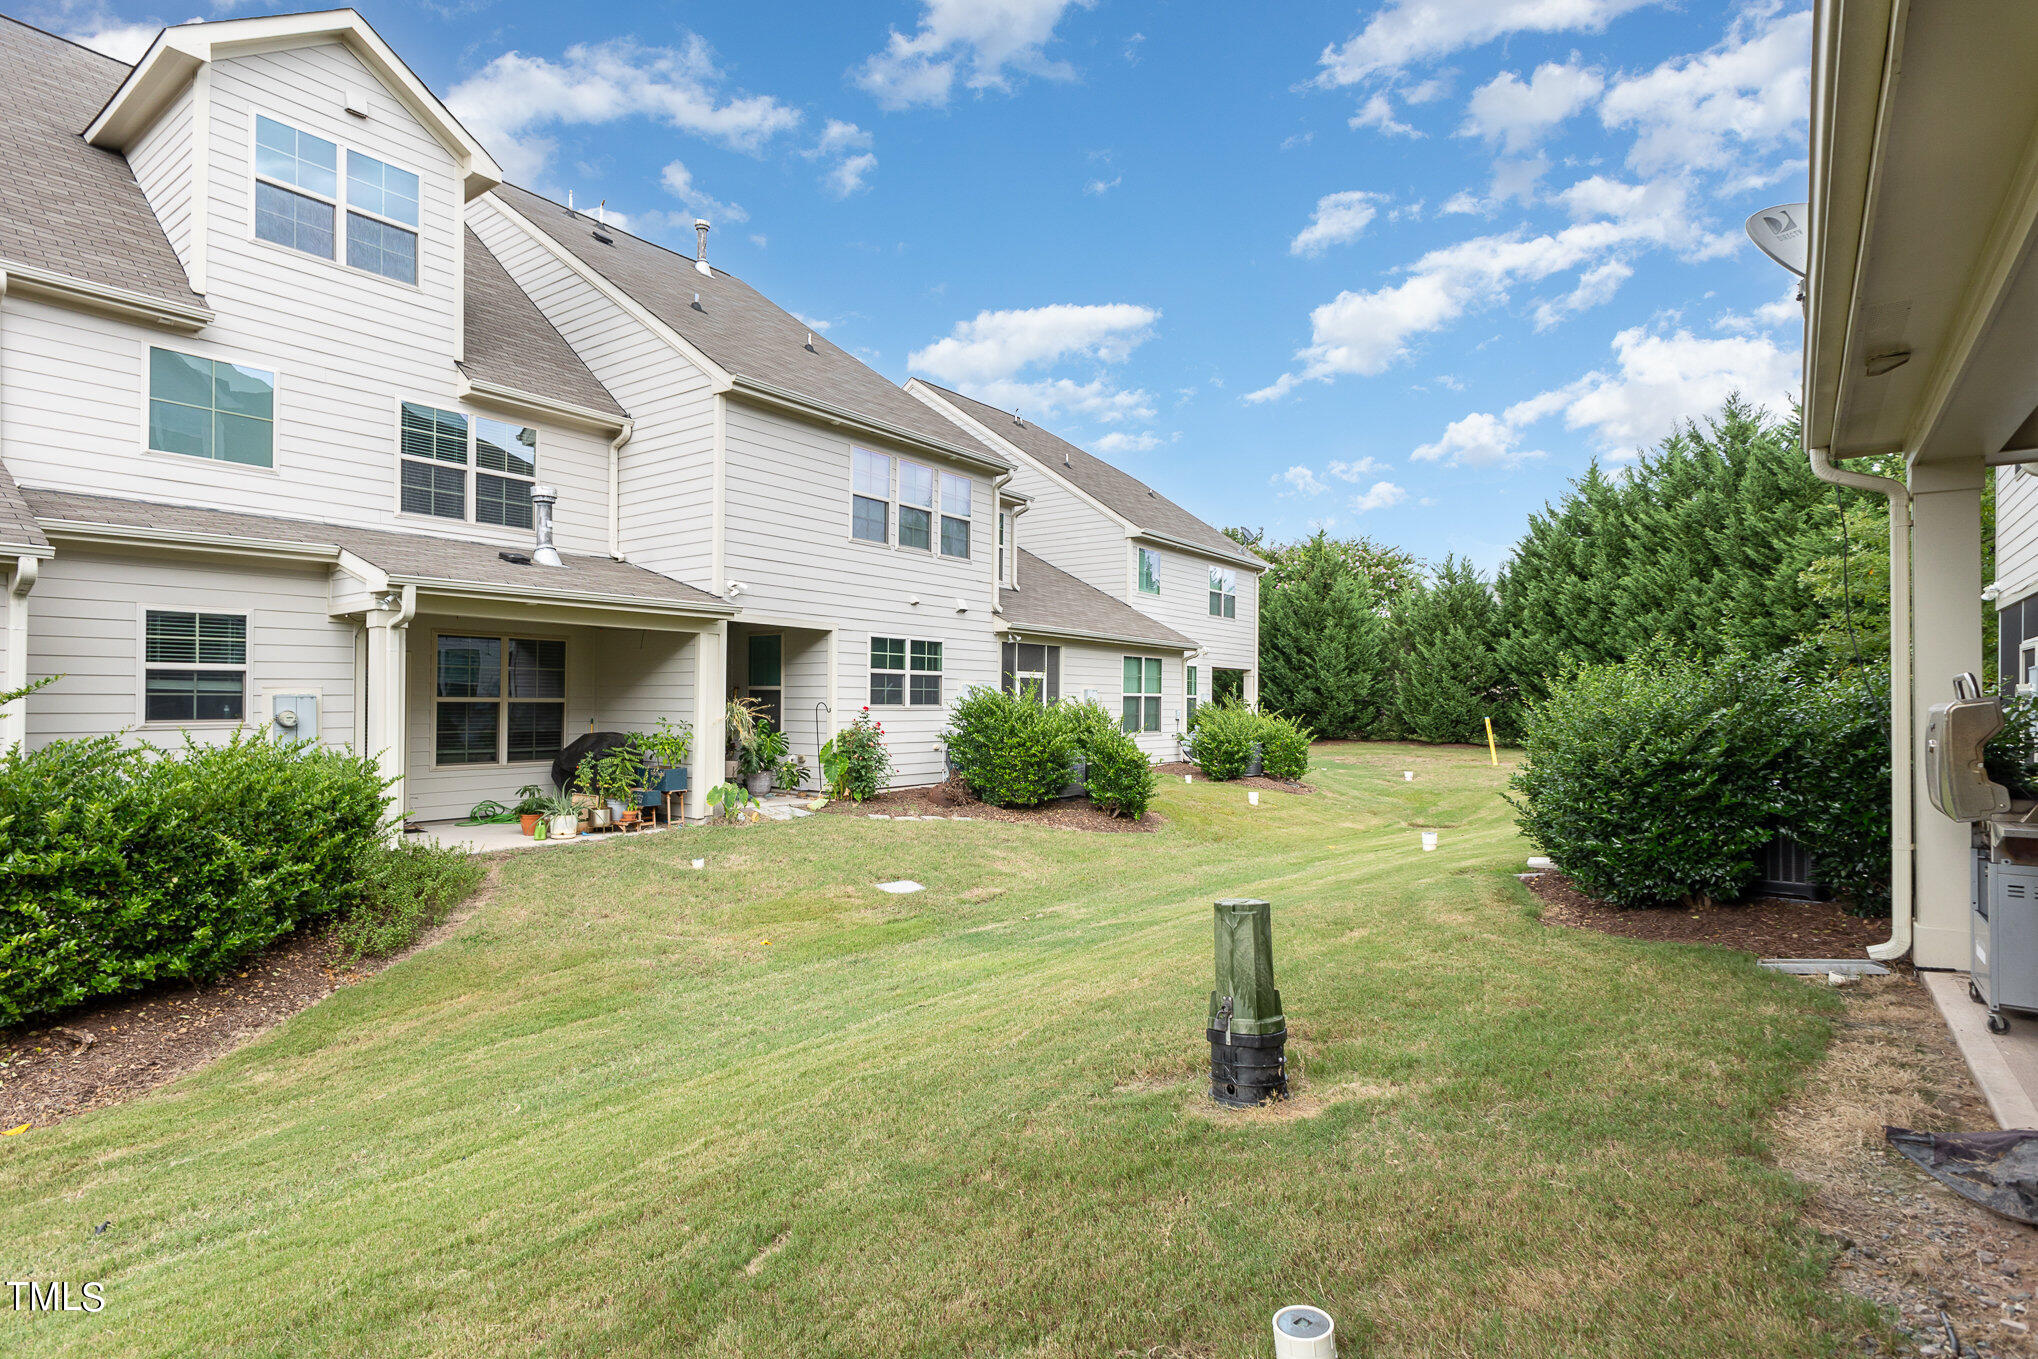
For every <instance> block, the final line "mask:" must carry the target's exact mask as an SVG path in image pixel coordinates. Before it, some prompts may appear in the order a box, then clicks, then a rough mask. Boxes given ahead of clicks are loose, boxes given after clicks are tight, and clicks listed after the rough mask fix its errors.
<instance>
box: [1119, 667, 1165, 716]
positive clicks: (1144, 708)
mask: <svg viewBox="0 0 2038 1359" xmlns="http://www.w3.org/2000/svg"><path fill="white" fill-rule="evenodd" d="M1127 661H1138V662H1139V688H1137V689H1126V688H1124V684H1125V663H1126V662H1127ZM1149 661H1151V662H1152V663H1153V667H1154V687H1153V688H1151V689H1149V688H1147V687H1146V673H1147V663H1148V662H1149ZM1118 683H1119V686H1120V692H1119V695H1118V727H1119V730H1121V731H1123V732H1125V734H1126V735H1128V736H1146V735H1151V734H1153V733H1156V732H1158V731H1159V730H1160V729H1161V700H1162V698H1163V697H1165V695H1166V693H1167V687H1168V667H1167V661H1166V659H1165V658H1163V657H1160V656H1146V655H1133V654H1128V655H1124V656H1121V657H1120V658H1119V663H1118ZM1127 699H1138V700H1140V705H1139V708H1140V725H1139V726H1137V727H1127V726H1126V725H1125V702H1126V700H1127ZM1149 713H1151V714H1152V717H1151V719H1149V718H1148V716H1147V714H1149Z"/></svg>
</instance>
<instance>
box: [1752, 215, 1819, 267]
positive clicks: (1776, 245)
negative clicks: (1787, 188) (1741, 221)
mask: <svg viewBox="0 0 2038 1359" xmlns="http://www.w3.org/2000/svg"><path fill="white" fill-rule="evenodd" d="M1811 210H1812V209H1811V204H1809V203H1784V204H1781V205H1780V206H1777V207H1773V208H1764V209H1762V211H1760V212H1758V213H1756V214H1755V215H1754V216H1752V217H1750V218H1749V219H1748V239H1749V240H1751V241H1753V242H1755V248H1756V249H1758V250H1760V251H1761V252H1762V253H1763V254H1765V255H1767V256H1769V258H1770V259H1773V260H1775V261H1776V262H1777V263H1778V264H1780V265H1782V266H1783V267H1784V268H1786V269H1788V270H1790V272H1791V273H1793V274H1796V275H1797V276H1798V277H1799V278H1803V277H1804V269H1805V260H1806V258H1807V257H1808V256H1809V255H1810V254H1811V244H1812V242H1811V235H1810V233H1809V232H1807V231H1806V230H1805V220H1806V219H1807V218H1808V217H1810V216H1811Z"/></svg>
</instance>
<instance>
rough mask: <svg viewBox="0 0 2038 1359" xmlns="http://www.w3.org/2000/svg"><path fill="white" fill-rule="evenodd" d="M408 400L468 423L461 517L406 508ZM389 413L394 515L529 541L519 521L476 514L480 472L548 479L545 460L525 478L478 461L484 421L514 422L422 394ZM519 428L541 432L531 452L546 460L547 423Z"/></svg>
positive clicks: (400, 401)
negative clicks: (498, 521)
mask: <svg viewBox="0 0 2038 1359" xmlns="http://www.w3.org/2000/svg"><path fill="white" fill-rule="evenodd" d="M406 401H408V402H409V403H410V404H411V405H413V406H426V407H429V408H430V409H432V410H435V411H447V412H449V413H451V414H453V415H457V416H460V417H461V418H462V419H464V420H466V422H467V464H466V473H467V491H466V497H465V500H464V503H463V504H462V506H461V517H460V518H458V519H453V518H449V517H447V516H446V515H443V514H419V513H418V512H417V511H415V510H406V509H405V508H404V507H403V464H404V462H405V458H404V453H403V406H404V403H405V402H406ZM389 412H390V414H389V418H390V429H391V444H390V447H391V449H392V450H393V451H392V454H391V459H390V484H389V509H390V513H392V514H394V515H395V516H396V517H397V518H398V519H400V520H402V521H404V522H405V523H409V524H441V525H444V524H464V525H466V526H467V527H468V528H475V529H480V530H482V531H483V532H484V533H507V534H514V535H516V541H518V542H522V541H525V540H527V539H528V538H529V537H530V533H531V530H530V529H527V528H519V527H517V526H516V525H515V524H491V523H489V522H488V521H486V520H483V519H477V518H475V517H474V507H475V504H476V503H477V502H476V496H477V495H478V493H479V488H480V483H479V482H477V481H476V480H475V478H476V476H477V475H479V474H481V473H484V472H486V473H487V475H489V476H491V477H504V478H506V479H508V480H511V481H529V482H530V483H531V484H532V485H533V486H535V485H537V484H538V483H539V482H541V481H543V480H544V479H545V478H544V466H543V463H542V461H541V462H540V463H539V468H538V475H536V476H532V477H521V476H518V475H517V474H516V473H514V472H489V471H488V470H487V469H486V468H484V467H482V466H481V465H480V464H479V463H478V462H476V461H475V456H474V441H475V440H476V439H477V438H479V437H480V422H481V421H483V420H500V421H501V422H502V423H503V424H514V423H515V422H514V421H510V420H503V419H502V417H501V416H498V415H489V414H487V413H485V412H484V413H480V414H477V413H475V412H474V411H471V410H469V409H467V408H466V407H465V406H462V405H461V404H460V403H459V402H457V401H453V402H446V403H441V402H438V401H434V400H432V399H430V398H429V397H421V396H411V397H406V396H403V395H400V394H399V395H398V396H397V397H396V399H395V400H394V401H393V402H392V403H391V405H390V408H389ZM517 428H518V429H535V430H536V431H538V446H537V447H536V448H534V449H532V450H531V454H532V457H533V458H536V459H542V458H543V457H544V454H545V449H546V447H547V445H548V444H550V443H551V441H552V436H551V434H550V433H549V431H548V430H547V427H546V426H544V425H536V424H529V425H517ZM410 461H413V462H425V461H427V459H424V458H413V459H410ZM438 465H439V466H440V467H451V466H452V465H453V464H452V463H450V462H442V463H439V464H438ZM453 635H454V636H456V637H461V636H466V635H467V634H465V633H455V634H453Z"/></svg>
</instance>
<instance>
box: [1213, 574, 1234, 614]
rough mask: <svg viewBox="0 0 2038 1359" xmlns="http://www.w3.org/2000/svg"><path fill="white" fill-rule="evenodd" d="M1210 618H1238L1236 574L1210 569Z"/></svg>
mask: <svg viewBox="0 0 2038 1359" xmlns="http://www.w3.org/2000/svg"><path fill="white" fill-rule="evenodd" d="M1210 616H1211V617H1212V618H1236V617H1238V572H1236V571H1225V570H1221V569H1220V568H1218V567H1215V566H1213V567H1211V568H1210Z"/></svg>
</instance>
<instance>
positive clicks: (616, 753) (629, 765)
mask: <svg viewBox="0 0 2038 1359" xmlns="http://www.w3.org/2000/svg"><path fill="white" fill-rule="evenodd" d="M643 783H644V757H643V755H642V754H640V753H639V752H638V750H637V748H636V747H635V746H632V745H629V744H627V743H626V744H623V745H620V746H612V747H610V748H609V749H608V750H607V751H606V752H604V753H603V754H602V755H601V756H600V757H598V758H597V759H596V760H595V762H594V791H595V792H596V793H598V794H600V795H601V799H602V801H603V803H604V804H605V807H604V810H606V811H607V812H608V814H609V820H610V821H611V822H612V823H615V824H621V822H622V819H623V813H624V812H626V811H635V810H636V806H637V790H638V789H639V788H640V787H642V786H643ZM632 819H633V820H634V819H635V818H632Z"/></svg>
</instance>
